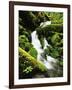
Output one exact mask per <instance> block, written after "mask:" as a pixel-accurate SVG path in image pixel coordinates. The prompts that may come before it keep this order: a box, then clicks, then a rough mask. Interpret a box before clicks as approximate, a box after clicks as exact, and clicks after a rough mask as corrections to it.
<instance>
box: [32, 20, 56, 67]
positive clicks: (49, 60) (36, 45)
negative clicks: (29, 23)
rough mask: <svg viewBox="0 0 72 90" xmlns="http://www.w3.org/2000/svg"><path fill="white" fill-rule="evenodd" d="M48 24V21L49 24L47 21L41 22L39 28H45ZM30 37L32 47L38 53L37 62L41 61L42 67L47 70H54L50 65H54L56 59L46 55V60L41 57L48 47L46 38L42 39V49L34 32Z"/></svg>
mask: <svg viewBox="0 0 72 90" xmlns="http://www.w3.org/2000/svg"><path fill="white" fill-rule="evenodd" d="M49 24H50V21H49V22H48V21H47V22H44V23H43V22H42V23H41V24H40V26H42V27H45V26H46V25H49ZM31 37H32V45H33V46H34V48H35V49H36V50H37V52H38V55H37V60H41V61H42V62H43V63H44V65H45V66H46V67H47V69H54V67H53V64H52V63H56V59H54V58H53V57H51V56H48V55H46V56H45V57H46V58H45V57H44V56H43V53H44V49H46V48H47V47H48V46H50V45H49V44H48V41H47V40H46V38H44V47H43V48H42V47H41V43H40V40H39V39H38V35H37V32H36V30H35V31H33V32H32V33H31Z"/></svg>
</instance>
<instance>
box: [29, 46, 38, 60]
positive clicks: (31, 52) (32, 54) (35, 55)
mask: <svg viewBox="0 0 72 90" xmlns="http://www.w3.org/2000/svg"><path fill="white" fill-rule="evenodd" d="M28 53H29V54H30V55H31V56H33V57H34V58H36V59H37V51H36V49H35V48H31V49H30V51H29V52H28Z"/></svg>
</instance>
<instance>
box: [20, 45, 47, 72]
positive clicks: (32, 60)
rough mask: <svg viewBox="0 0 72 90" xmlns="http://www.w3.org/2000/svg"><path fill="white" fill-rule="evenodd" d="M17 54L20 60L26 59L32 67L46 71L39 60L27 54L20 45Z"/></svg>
mask: <svg viewBox="0 0 72 90" xmlns="http://www.w3.org/2000/svg"><path fill="white" fill-rule="evenodd" d="M19 55H20V56H21V57H22V60H27V61H28V62H29V63H31V66H32V67H33V68H38V69H39V70H40V71H41V72H45V71H47V68H46V67H45V65H44V64H43V63H42V62H41V61H39V60H36V59H35V58H34V57H32V56H31V55H30V54H28V53H27V52H26V51H25V50H23V49H22V48H20V47H19Z"/></svg>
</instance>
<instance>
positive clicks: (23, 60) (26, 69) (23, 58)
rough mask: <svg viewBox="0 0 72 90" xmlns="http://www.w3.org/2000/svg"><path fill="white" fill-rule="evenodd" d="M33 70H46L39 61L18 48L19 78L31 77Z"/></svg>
mask: <svg viewBox="0 0 72 90" xmlns="http://www.w3.org/2000/svg"><path fill="white" fill-rule="evenodd" d="M35 70H37V71H38V72H41V73H44V72H46V71H47V69H46V67H45V66H44V64H43V63H42V62H41V61H38V60H36V59H35V58H34V57H32V56H31V55H30V54H28V53H27V52H26V51H24V50H23V49H22V48H19V73H20V75H19V76H20V77H19V78H23V77H24V78H25V77H27V76H28V77H32V74H33V73H34V71H35Z"/></svg>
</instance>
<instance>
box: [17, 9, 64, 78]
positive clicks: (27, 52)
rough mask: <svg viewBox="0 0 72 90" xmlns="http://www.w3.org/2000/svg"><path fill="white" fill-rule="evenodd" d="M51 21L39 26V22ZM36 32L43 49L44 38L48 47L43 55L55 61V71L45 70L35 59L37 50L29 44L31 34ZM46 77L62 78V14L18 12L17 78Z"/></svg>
mask: <svg viewBox="0 0 72 90" xmlns="http://www.w3.org/2000/svg"><path fill="white" fill-rule="evenodd" d="M46 21H51V24H50V25H46V26H45V27H42V26H40V24H41V22H46ZM34 30H36V31H37V34H38V38H39V40H40V43H41V45H42V48H43V47H44V38H46V40H47V41H48V43H49V45H50V46H48V47H47V48H46V49H45V50H44V55H50V56H52V57H53V58H55V59H57V63H56V64H55V66H54V68H55V70H47V68H46V67H45V65H44V64H43V63H42V62H41V61H40V60H36V59H37V54H38V53H37V50H36V49H35V48H34V46H33V45H32V43H31V41H32V40H31V33H32V32H33V31H34ZM38 73H39V74H41V75H42V74H43V75H44V74H45V73H47V77H48V76H49V77H60V76H63V13H61V12H60V13H59V12H40V11H39V12H37V11H21V10H20V11H19V78H33V76H34V75H36V74H38Z"/></svg>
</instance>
